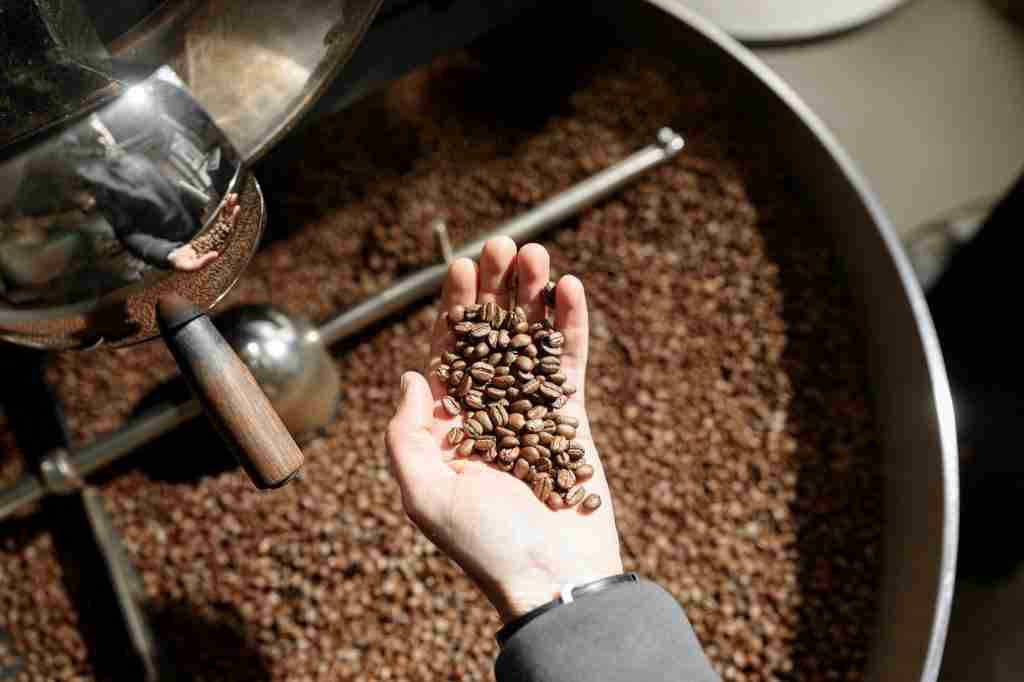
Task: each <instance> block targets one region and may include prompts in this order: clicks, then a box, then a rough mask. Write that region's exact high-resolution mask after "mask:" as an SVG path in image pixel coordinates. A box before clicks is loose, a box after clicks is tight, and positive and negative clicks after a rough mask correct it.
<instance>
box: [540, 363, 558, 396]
mask: <svg viewBox="0 0 1024 682" xmlns="http://www.w3.org/2000/svg"><path fill="white" fill-rule="evenodd" d="M561 368H562V361H561V360H559V359H558V358H555V357H551V356H547V357H543V358H541V359H540V362H538V363H537V365H536V367H535V369H534V372H535V373H537V374H554V373H555V372H557V371H558V370H560V369H561ZM558 394H559V395H561V394H562V392H561V390H559V392H558Z"/></svg>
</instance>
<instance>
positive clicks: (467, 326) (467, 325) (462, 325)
mask: <svg viewBox="0 0 1024 682" xmlns="http://www.w3.org/2000/svg"><path fill="white" fill-rule="evenodd" d="M476 327H477V324H476V323H475V322H459V323H458V324H457V325H455V326H454V327H453V328H452V331H454V332H455V333H456V334H459V335H460V336H462V335H465V334H468V333H469V332H471V331H473V329H475V328H476Z"/></svg>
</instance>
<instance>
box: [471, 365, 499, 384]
mask: <svg viewBox="0 0 1024 682" xmlns="http://www.w3.org/2000/svg"><path fill="white" fill-rule="evenodd" d="M469 373H470V375H472V377H473V378H474V379H476V380H477V381H479V382H480V383H481V384H486V383H487V382H488V381H490V380H491V379H493V378H494V365H490V364H488V363H486V362H474V363H473V366H472V367H470V368H469Z"/></svg>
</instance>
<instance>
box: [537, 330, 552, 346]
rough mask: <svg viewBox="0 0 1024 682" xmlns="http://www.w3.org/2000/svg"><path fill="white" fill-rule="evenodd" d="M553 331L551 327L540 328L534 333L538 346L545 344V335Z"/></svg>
mask: <svg viewBox="0 0 1024 682" xmlns="http://www.w3.org/2000/svg"><path fill="white" fill-rule="evenodd" d="M550 333H551V330H550V329H538V330H537V331H535V332H534V333H533V342H534V343H535V344H537V345H538V346H542V345H543V341H544V337H546V336H547V335H548V334H550Z"/></svg>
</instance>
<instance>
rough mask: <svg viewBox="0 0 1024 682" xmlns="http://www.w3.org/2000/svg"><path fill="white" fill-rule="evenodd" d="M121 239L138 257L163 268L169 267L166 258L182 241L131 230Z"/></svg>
mask: <svg viewBox="0 0 1024 682" xmlns="http://www.w3.org/2000/svg"><path fill="white" fill-rule="evenodd" d="M121 241H122V242H124V244H125V246H127V247H128V250H129V251H131V252H132V253H133V254H134V255H135V256H137V257H138V258H141V259H142V260H144V261H145V262H147V263H149V264H150V265H155V266H157V267H158V268H165V269H166V268H169V267H171V264H170V263H169V262H168V260H167V259H168V257H169V256H170V255H171V252H172V251H174V250H175V249H176V248H178V247H179V246H181V245H182V242H174V241H171V240H169V239H161V238H160V237H154V236H153V235H150V234H144V233H142V232H133V233H131V234H128V235H125V236H124V237H122V239H121Z"/></svg>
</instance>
